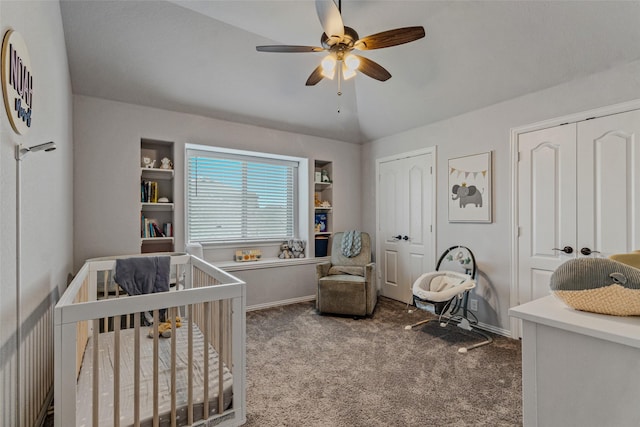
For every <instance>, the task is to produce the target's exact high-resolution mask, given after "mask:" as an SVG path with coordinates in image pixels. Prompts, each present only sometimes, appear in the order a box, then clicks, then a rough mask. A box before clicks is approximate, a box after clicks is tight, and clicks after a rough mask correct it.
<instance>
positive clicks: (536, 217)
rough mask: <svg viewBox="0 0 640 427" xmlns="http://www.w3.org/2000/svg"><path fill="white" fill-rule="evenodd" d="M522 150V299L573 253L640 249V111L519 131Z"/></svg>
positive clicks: (537, 292)
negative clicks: (536, 129)
mask: <svg viewBox="0 0 640 427" xmlns="http://www.w3.org/2000/svg"><path fill="white" fill-rule="evenodd" d="M518 151H519V156H520V161H519V163H518V225H519V238H518V303H519V304H523V303H525V302H528V301H531V300H534V299H537V298H540V297H542V296H545V295H547V294H548V293H549V277H550V276H551V274H552V273H553V271H554V270H555V269H556V268H557V267H558V266H559V265H560V264H561V263H563V262H565V261H566V260H568V259H570V258H574V257H582V256H589V255H590V254H592V253H593V252H594V251H595V252H599V253H597V254H596V256H608V255H611V254H613V253H622V252H629V251H632V250H636V249H640V200H639V197H638V190H639V189H640V111H632V112H627V113H620V114H614V115H610V116H605V117H599V118H596V119H590V120H585V121H581V122H578V123H571V124H566V125H562V126H557V127H554V128H549V129H542V130H539V131H535V132H529V133H525V134H521V135H520V136H519V138H518ZM554 248H557V249H564V248H567V250H566V251H562V250H557V249H556V250H554ZM591 256H594V255H591Z"/></svg>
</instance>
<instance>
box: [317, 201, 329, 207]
mask: <svg viewBox="0 0 640 427" xmlns="http://www.w3.org/2000/svg"><path fill="white" fill-rule="evenodd" d="M320 207H321V208H330V207H331V202H330V201H328V200H324V201H322V202H320Z"/></svg>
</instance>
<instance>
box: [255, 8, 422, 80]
mask: <svg viewBox="0 0 640 427" xmlns="http://www.w3.org/2000/svg"><path fill="white" fill-rule="evenodd" d="M341 3H342V1H341V0H338V5H336V4H335V3H334V1H333V0H316V12H317V13H318V18H319V19H320V24H321V25H322V29H323V30H324V33H323V34H322V36H321V38H320V44H321V45H322V47H315V46H291V45H269V46H256V50H257V51H258V52H286V53H300V52H329V54H328V55H327V56H326V57H325V58H324V59H323V60H322V63H321V64H320V65H318V67H316V69H315V70H313V72H312V73H311V75H310V76H309V78H308V79H307V83H306V85H307V86H313V85H315V84H317V83H318V82H319V81H320V80H322V79H323V78H329V79H333V77H334V76H335V74H336V68H337V66H338V65H340V68H341V69H340V70H339V71H340V72H338V79H340V76H342V78H343V79H345V80H346V79H349V78H351V77H353V76H355V74H356V70H359V71H361V72H362V73H363V74H366V75H367V76H369V77H371V78H373V79H376V80H379V81H382V82H384V81H386V80H389V79H390V78H391V74H390V73H389V72H388V71H387V70H386V69H385V68H384V67H382V66H381V65H380V64H378V63H376V62H374V61H372V60H371V59H369V58H366V57H364V56H360V55H356V54H354V53H352V51H353V50H372V49H382V48H385V47H391V46H397V45H400V44H404V43H409V42H412V41H415V40H418V39H421V38H422V37H424V35H425V32H424V27H421V26H419V27H404V28H396V29H393V30H388V31H383V32H381V33H377V34H372V35H370V36H366V37H363V38H359V36H358V33H357V32H356V30H354V29H353V28H351V27H346V26H345V25H344V24H343V22H342V16H341V11H342V6H341Z"/></svg>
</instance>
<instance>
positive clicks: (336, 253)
mask: <svg viewBox="0 0 640 427" xmlns="http://www.w3.org/2000/svg"><path fill="white" fill-rule="evenodd" d="M344 234H345V233H342V232H341V233H336V234H335V235H334V236H333V243H332V245H331V262H324V263H321V264H318V265H316V276H317V279H318V289H317V294H316V309H317V310H318V311H319V312H320V313H333V314H345V315H349V316H368V315H370V314H371V313H373V310H374V308H375V307H376V302H377V301H378V293H377V286H376V279H375V264H374V263H372V262H371V239H370V237H369V234H367V233H364V232H363V233H361V239H362V247H361V249H360V253H359V254H358V255H356V256H353V257H347V256H345V255H344V254H343V253H342V238H343V236H344Z"/></svg>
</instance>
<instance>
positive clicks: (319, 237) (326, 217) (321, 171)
mask: <svg viewBox="0 0 640 427" xmlns="http://www.w3.org/2000/svg"><path fill="white" fill-rule="evenodd" d="M313 176H314V183H313V186H314V209H313V221H314V242H315V255H316V257H323V256H327V255H329V250H330V248H331V245H330V241H331V236H332V235H333V163H332V162H330V161H325V160H316V161H315V162H314V175H313Z"/></svg>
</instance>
